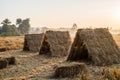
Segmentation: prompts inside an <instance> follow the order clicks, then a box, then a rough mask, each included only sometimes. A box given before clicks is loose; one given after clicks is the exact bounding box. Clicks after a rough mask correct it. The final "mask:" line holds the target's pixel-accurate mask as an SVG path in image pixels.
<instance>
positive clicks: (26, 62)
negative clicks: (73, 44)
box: [0, 35, 120, 80]
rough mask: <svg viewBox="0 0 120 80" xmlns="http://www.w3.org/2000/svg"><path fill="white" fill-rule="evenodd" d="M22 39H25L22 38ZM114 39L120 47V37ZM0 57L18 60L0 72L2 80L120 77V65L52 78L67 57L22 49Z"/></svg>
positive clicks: (90, 79) (84, 79)
mask: <svg viewBox="0 0 120 80" xmlns="http://www.w3.org/2000/svg"><path fill="white" fill-rule="evenodd" d="M17 38H18V37H17ZM15 39H16V38H15ZM18 39H19V38H18ZM20 39H21V40H22V39H24V38H23V37H20ZM114 39H115V41H118V42H117V44H118V46H120V44H119V43H120V36H118V35H114ZM0 56H15V57H16V60H17V64H16V65H10V66H7V68H4V69H1V70H0V80H10V79H11V80H22V79H23V80H80V79H81V80H105V79H107V76H106V75H108V77H109V76H110V77H111V78H112V79H113V80H115V79H114V77H115V76H116V75H117V76H118V77H120V64H113V65H111V66H93V65H87V67H88V72H89V73H90V74H87V75H86V74H81V75H77V76H76V77H73V78H52V77H51V76H52V75H53V74H54V71H55V68H56V66H57V65H60V64H63V63H66V62H65V61H66V59H67V57H61V58H57V57H54V58H51V57H48V56H46V55H39V53H33V52H24V51H22V49H21V50H10V51H6V52H0ZM114 72H115V74H114ZM108 80H109V79H108Z"/></svg>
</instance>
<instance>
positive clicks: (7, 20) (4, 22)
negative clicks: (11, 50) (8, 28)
mask: <svg viewBox="0 0 120 80" xmlns="http://www.w3.org/2000/svg"><path fill="white" fill-rule="evenodd" d="M1 24H3V25H9V24H11V22H10V20H9V19H5V20H3V22H2V23H1Z"/></svg>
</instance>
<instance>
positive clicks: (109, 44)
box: [67, 28, 120, 65]
mask: <svg viewBox="0 0 120 80" xmlns="http://www.w3.org/2000/svg"><path fill="white" fill-rule="evenodd" d="M67 60H68V61H83V62H87V63H92V64H94V65H110V64H113V63H120V49H119V48H118V46H117V44H116V43H115V41H114V40H113V37H112V35H111V34H110V32H109V31H108V29H105V28H97V29H79V30H78V31H77V33H76V37H75V39H74V42H73V44H72V47H71V50H70V54H69V56H68V59H67Z"/></svg>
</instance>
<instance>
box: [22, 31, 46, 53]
mask: <svg viewBox="0 0 120 80" xmlns="http://www.w3.org/2000/svg"><path fill="white" fill-rule="evenodd" d="M43 36H44V34H43V33H42V34H27V35H25V39H24V47H23V51H32V52H39V50H40V46H41V43H42V39H43Z"/></svg>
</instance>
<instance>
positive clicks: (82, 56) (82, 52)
mask: <svg viewBox="0 0 120 80" xmlns="http://www.w3.org/2000/svg"><path fill="white" fill-rule="evenodd" d="M72 53H73V54H74V55H71V57H70V56H69V58H68V60H69V59H70V60H71V58H72V60H75V61H88V60H89V57H88V56H89V55H88V50H87V49H86V47H85V46H84V45H81V46H79V45H76V46H75V47H74V49H73V51H72Z"/></svg>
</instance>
